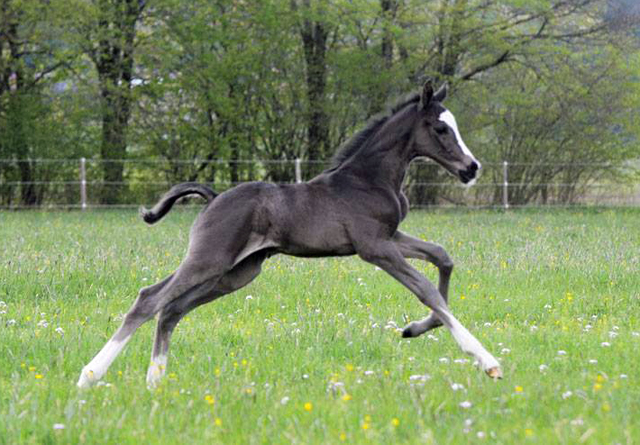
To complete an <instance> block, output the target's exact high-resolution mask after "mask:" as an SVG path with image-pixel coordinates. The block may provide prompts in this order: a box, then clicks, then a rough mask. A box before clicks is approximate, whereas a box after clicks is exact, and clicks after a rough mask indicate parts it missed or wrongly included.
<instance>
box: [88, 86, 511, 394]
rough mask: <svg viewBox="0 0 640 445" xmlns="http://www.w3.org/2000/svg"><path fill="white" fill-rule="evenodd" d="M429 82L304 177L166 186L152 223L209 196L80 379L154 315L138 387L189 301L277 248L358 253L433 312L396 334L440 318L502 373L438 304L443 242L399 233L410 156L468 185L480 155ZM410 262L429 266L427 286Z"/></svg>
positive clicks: (445, 263)
mask: <svg viewBox="0 0 640 445" xmlns="http://www.w3.org/2000/svg"><path fill="white" fill-rule="evenodd" d="M445 97H446V87H443V88H441V89H440V90H438V91H437V92H436V93H434V91H433V87H432V84H431V82H427V83H426V84H425V86H424V89H423V91H422V94H416V95H414V96H412V97H410V98H409V99H408V100H406V101H405V102H403V103H402V104H400V105H398V106H397V107H396V108H395V109H394V110H393V111H392V113H391V114H390V115H389V116H386V117H382V118H379V119H377V120H375V121H373V122H371V123H370V124H369V125H368V126H367V127H366V128H365V129H364V130H362V131H361V132H360V133H358V134H357V135H356V136H354V137H353V138H352V139H351V141H350V142H349V143H348V144H346V145H345V147H344V148H342V149H341V150H340V151H339V152H338V153H337V154H336V156H335V157H334V163H333V166H332V167H331V168H330V169H328V170H326V171H324V172H323V173H321V174H320V175H318V176H317V177H315V178H313V179H312V180H311V181H309V182H306V183H303V184H292V185H273V184H267V183H262V182H253V183H246V184H242V185H239V186H237V187H235V188H233V189H231V190H229V191H227V192H225V193H222V194H220V195H216V194H215V193H214V192H213V191H212V190H211V189H209V188H208V187H206V186H203V185H200V184H195V183H184V184H179V185H176V186H175V187H173V188H172V189H171V190H170V191H169V192H168V193H167V194H166V195H165V196H164V197H163V198H162V199H161V200H160V202H159V203H158V204H156V206H155V207H154V208H153V209H151V210H143V212H142V216H143V218H144V220H145V221H146V222H148V223H150V224H152V223H154V222H156V221H158V220H159V219H160V218H162V217H163V216H164V215H165V214H166V213H167V212H168V211H169V210H170V209H171V206H172V205H173V204H174V203H175V202H176V201H177V200H178V199H179V198H181V197H183V196H185V195H189V194H199V195H201V196H203V197H204V198H205V199H206V200H207V204H206V206H205V208H204V209H203V210H202V212H201V213H200V215H199V216H198V217H197V219H196V221H195V222H194V224H193V227H192V228H191V236H190V242H189V248H188V252H187V255H186V257H185V259H184V261H183V262H182V264H181V265H180V267H179V268H178V270H176V271H175V272H174V273H173V274H172V275H170V276H169V277H167V278H165V279H164V280H162V281H161V282H159V283H157V284H154V285H153V286H149V287H146V288H144V289H142V290H141V291H140V295H139V296H138V298H137V300H136V301H135V303H134V305H133V307H132V308H131V310H130V311H129V312H128V313H127V315H126V316H125V319H124V321H123V323H122V326H121V327H120V328H119V329H118V331H117V332H116V333H115V335H114V336H113V337H112V338H111V339H110V340H109V341H108V342H107V344H106V345H105V346H104V347H103V348H102V350H101V351H100V352H99V353H98V354H97V355H96V356H95V357H94V359H93V360H92V361H91V362H90V363H89V364H88V365H87V366H85V367H84V368H83V370H82V373H81V374H80V379H79V381H78V386H80V387H86V386H89V385H91V384H92V383H94V382H96V381H98V380H99V379H101V378H102V376H103V375H104V374H105V373H106V372H107V369H108V368H109V365H110V364H111V363H112V362H113V360H114V359H115V358H116V356H117V355H118V354H119V353H120V351H121V350H122V348H123V347H124V346H125V344H126V343H127V342H128V341H129V339H130V338H131V336H132V335H133V333H134V332H135V330H136V329H137V328H138V327H139V326H140V325H142V324H143V323H144V322H146V321H148V320H150V319H151V318H153V317H154V316H155V315H156V314H158V324H157V329H156V337H155V343H154V346H153V352H152V356H151V365H150V366H149V370H148V372H147V383H148V385H149V386H154V385H155V384H156V383H157V382H158V381H159V380H160V378H161V377H162V376H163V375H164V373H165V368H166V364H167V354H168V349H169V339H170V337H171V332H172V331H173V329H174V328H175V326H176V324H177V323H178V322H179V321H180V319H181V318H182V317H184V315H185V314H187V313H188V312H189V311H191V310H192V309H194V308H196V307H198V306H200V305H202V304H205V303H208V302H210V301H212V300H215V299H216V298H218V297H221V296H223V295H225V294H228V293H231V292H233V291H236V290H238V289H240V288H241V287H243V286H246V285H247V284H249V283H250V282H251V281H252V280H253V279H254V278H255V277H256V276H258V274H259V273H260V269H261V265H262V263H263V261H264V260H265V259H266V258H268V257H270V256H272V255H275V254H279V253H282V254H286V255H294V256H300V257H320V256H342V255H358V256H360V258H362V259H363V260H365V261H367V262H369V263H372V264H375V265H376V266H378V267H380V268H381V269H383V270H384V271H386V272H387V273H389V274H390V275H391V276H392V277H394V278H395V279H396V280H398V281H399V282H400V283H402V284H403V285H405V286H406V287H407V288H408V289H409V290H410V291H411V292H413V293H414V294H415V295H416V296H417V297H418V299H419V300H420V301H421V302H422V303H423V304H424V305H426V306H427V307H429V308H430V309H431V310H432V312H431V314H430V316H428V317H427V318H425V319H424V320H421V321H417V322H412V323H410V324H409V325H408V326H407V327H406V328H405V329H404V332H403V336H405V337H417V336H419V335H421V334H423V333H425V332H427V331H428V330H430V329H433V328H436V327H438V326H441V325H444V326H446V327H447V328H448V329H449V330H450V331H451V333H452V334H453V337H454V338H455V340H456V341H457V342H458V344H459V346H460V348H461V349H462V350H463V351H464V352H466V353H468V354H470V355H472V356H473V357H474V358H475V359H476V360H477V361H478V363H479V364H480V366H481V367H482V369H483V370H484V371H485V372H486V373H487V374H488V375H489V376H491V377H494V378H497V377H501V374H502V372H501V370H500V365H499V363H498V361H497V360H496V359H495V358H494V357H493V356H492V355H491V354H490V353H489V352H487V351H486V350H485V348H484V347H483V346H482V345H481V344H480V342H479V341H478V340H477V339H476V338H475V337H474V336H473V335H472V334H471V333H469V331H468V330H467V329H466V328H465V327H464V326H463V325H462V324H461V323H460V322H459V321H458V320H457V319H456V318H455V317H454V316H453V315H452V314H451V312H450V311H449V309H448V307H447V293H448V287H449V278H450V275H451V271H452V268H453V263H452V262H451V259H450V258H449V256H448V255H447V253H446V252H445V250H444V249H443V248H442V247H441V246H439V245H437V244H433V243H428V242H425V241H422V240H419V239H416V238H413V237H411V236H409V235H406V234H404V233H402V232H400V231H398V225H399V224H400V222H401V221H402V220H403V219H404V217H405V216H406V214H407V211H408V202H407V198H406V197H405V195H404V194H403V193H402V190H401V188H402V182H403V179H404V177H405V174H406V172H407V168H408V166H409V163H410V162H411V161H412V160H413V159H415V158H416V157H428V158H431V159H433V160H434V161H436V162H437V163H439V164H440V165H442V166H443V167H444V168H445V169H447V170H448V171H449V172H450V173H452V174H453V175H455V176H456V177H458V178H459V179H460V180H461V181H462V182H463V183H469V184H471V183H472V182H473V181H475V178H476V173H477V171H478V170H479V169H480V164H479V162H478V161H477V160H476V159H475V158H474V157H473V155H472V154H471V152H470V151H469V149H468V148H467V147H466V145H465V144H464V142H463V141H462V138H461V136H460V132H459V131H458V127H457V125H456V122H455V118H454V117H453V115H452V114H451V112H449V111H448V110H447V109H446V108H444V107H443V106H442V101H443V100H444V98H445ZM407 258H418V259H422V260H425V261H430V262H432V263H433V264H435V265H436V266H437V267H438V269H439V271H440V277H439V285H438V287H437V288H436V287H435V286H434V285H433V284H432V283H431V282H430V281H428V280H427V279H426V278H425V277H424V276H422V275H421V274H420V273H418V272H417V271H416V270H415V269H414V268H413V267H412V266H411V265H410V264H409V263H408V262H407V260H406V259H407Z"/></svg>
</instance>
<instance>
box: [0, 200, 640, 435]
mask: <svg viewBox="0 0 640 445" xmlns="http://www.w3.org/2000/svg"><path fill="white" fill-rule="evenodd" d="M194 215H195V212H194V211H190V210H181V211H175V212H173V213H171V214H170V215H168V216H167V217H166V219H165V220H164V221H162V222H161V223H160V224H158V225H157V226H154V227H147V226H146V225H145V224H144V223H142V222H141V221H140V220H139V219H138V217H137V215H136V214H135V212H124V211H123V212H116V211H113V212H90V213H86V214H82V213H73V212H71V213H64V212H60V213H36V212H33V213H31V212H25V213H7V212H3V213H0V301H2V302H3V303H0V443H3V444H4V443H7V444H9V443H11V444H13V443H138V444H142V443H149V442H151V443H184V444H186V443H194V442H195V443H340V442H341V441H344V442H346V443H365V442H377V443H466V442H469V441H471V442H482V441H487V442H491V443H580V442H586V443H594V444H602V443H638V442H640V420H638V413H640V211H638V210H604V211H597V210H583V211H576V210H558V211H517V212H513V213H506V214H505V213H500V212H490V211H482V212H441V213H434V214H429V213H420V212H416V213H412V214H411V215H410V217H409V218H408V220H407V221H405V223H404V224H403V229H404V230H405V231H406V232H409V233H411V234H414V235H417V236H419V237H421V238H423V239H427V240H433V241H436V242H439V243H441V244H443V245H444V246H445V248H446V249H447V250H448V251H449V253H450V254H451V256H452V257H453V259H454V261H455V263H456V268H455V270H454V274H453V280H452V288H451V308H452V311H453V313H454V314H456V315H457V317H458V318H459V319H460V320H461V322H462V323H463V324H465V325H466V326H467V327H468V328H469V330H470V331H471V332H472V333H474V334H475V335H476V336H477V337H478V338H479V339H480V341H481V342H483V344H484V345H485V346H486V347H487V349H489V350H490V351H491V352H492V353H494V355H496V356H497V357H499V358H500V360H501V362H502V364H503V369H504V373H505V378H504V379H503V380H502V381H498V382H494V381H492V380H491V379H489V378H487V377H486V376H485V375H484V373H482V371H480V370H478V369H477V368H475V367H474V366H473V364H472V363H471V362H470V361H469V360H468V357H466V356H464V355H463V354H462V353H461V352H460V351H459V349H458V348H457V346H456V344H455V343H454V341H453V339H452V338H451V335H450V334H449V333H448V332H447V331H445V330H444V329H439V330H435V331H432V332H431V333H430V334H432V335H429V336H427V335H424V336H422V337H420V338H417V339H411V340H407V339H402V338H401V337H400V333H399V332H398V330H397V329H396V327H399V328H401V327H403V326H404V324H405V322H406V320H416V319H419V318H422V317H424V316H425V315H426V314H427V311H426V308H424V307H423V306H421V305H420V303H419V302H418V301H417V299H416V298H415V297H414V296H412V295H410V294H409V292H408V291H406V290H405V289H404V288H403V287H401V286H400V285H399V284H397V283H396V282H395V281H394V280H393V279H391V278H390V277H388V276H387V275H385V273H384V272H382V271H378V270H376V269H375V268H374V267H372V266H370V265H367V264H365V263H363V262H362V261H360V260H358V259H356V258H343V259H316V260H302V259H296V258H289V257H282V256H280V257H274V258H272V259H270V260H268V261H267V262H266V263H265V267H264V269H263V273H262V274H261V276H260V277H259V278H258V279H257V280H256V281H254V282H253V283H252V284H251V285H249V286H248V287H246V288H244V289H242V290H240V291H239V292H237V293H236V294H234V295H231V296H227V297H225V298H224V299H222V300H218V301H216V302H214V303H212V304H210V305H207V306H204V307H202V308H200V309H198V310H196V311H194V312H192V313H191V314H190V315H189V316H188V317H187V318H186V319H184V320H183V321H182V322H181V324H180V325H178V327H177V329H176V332H175V334H174V336H173V342H172V349H171V351H170V356H169V364H168V376H167V378H166V379H165V380H164V381H163V383H162V384H161V386H160V387H159V388H158V389H157V390H155V391H148V390H147V389H146V386H145V380H144V379H145V374H146V367H147V365H148V361H149V356H150V352H151V345H152V341H153V338H152V337H153V329H154V325H155V323H152V322H150V323H147V324H146V325H144V326H143V327H142V328H141V329H139V331H138V332H137V334H136V335H135V336H134V338H133V339H132V341H131V342H130V343H129V345H128V346H127V348H126V349H125V351H124V353H123V354H122V355H121V356H120V357H119V358H118V359H117V360H116V361H115V363H114V364H113V366H112V367H111V369H110V370H109V373H108V374H107V375H106V377H105V379H104V382H105V384H104V385H101V386H97V387H94V388H92V389H90V390H87V391H80V390H78V389H77V388H76V386H75V382H76V380H77V378H78V375H79V372H80V369H81V368H82V366H84V365H85V364H86V363H87V362H88V361H89V360H90V359H91V358H92V357H93V355H94V354H95V353H96V352H97V351H98V350H99V349H100V348H101V347H102V346H103V344H104V342H105V341H106V340H107V339H108V338H109V337H110V336H111V335H112V334H113V333H114V331H115V330H116V328H117V327H118V326H119V324H120V321H121V319H122V315H123V313H124V312H126V310H127V309H128V307H129V306H130V304H131V303H132V302H133V300H134V298H135V296H136V295H137V292H138V290H139V288H140V287H142V286H145V285H148V284H150V283H152V282H155V281H157V280H158V279H160V278H162V277H164V276H166V275H167V274H169V273H170V272H172V271H173V270H174V269H175V268H176V266H177V265H178V264H179V262H180V260H181V258H182V255H183V254H184V251H185V248H186V244H187V235H188V229H189V227H190V224H191V221H192V220H193V217H194ZM413 264H414V265H415V266H416V267H418V268H419V270H421V271H423V272H424V273H425V274H427V275H428V276H429V277H431V278H432V279H435V278H436V276H437V274H436V271H435V269H434V268H433V267H432V266H430V265H427V264H426V263H421V262H418V261H414V262H413Z"/></svg>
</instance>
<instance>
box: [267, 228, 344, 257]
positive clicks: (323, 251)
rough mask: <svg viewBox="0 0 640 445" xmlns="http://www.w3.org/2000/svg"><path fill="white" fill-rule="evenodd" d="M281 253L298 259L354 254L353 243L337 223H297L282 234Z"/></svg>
mask: <svg viewBox="0 0 640 445" xmlns="http://www.w3.org/2000/svg"><path fill="white" fill-rule="evenodd" d="M282 235H283V236H282V242H281V243H280V248H279V249H278V250H279V251H280V252H281V253H284V254H287V255H293V256H300V257H323V256H345V255H353V254H355V250H354V248H353V243H352V242H351V240H350V239H349V238H348V236H347V233H346V231H345V230H344V227H342V225H340V224H338V223H337V222H334V223H332V222H328V221H326V220H325V221H323V222H322V223H319V222H315V223H311V224H309V223H304V222H303V223H298V224H296V225H291V226H290V230H289V233H283V234H282Z"/></svg>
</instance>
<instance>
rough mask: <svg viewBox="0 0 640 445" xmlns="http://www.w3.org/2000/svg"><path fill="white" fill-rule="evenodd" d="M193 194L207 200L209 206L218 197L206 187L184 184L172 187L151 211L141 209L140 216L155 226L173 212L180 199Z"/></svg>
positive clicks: (190, 183) (193, 183)
mask: <svg viewBox="0 0 640 445" xmlns="http://www.w3.org/2000/svg"><path fill="white" fill-rule="evenodd" d="M193 194H197V195H200V196H202V197H203V198H204V199H206V200H207V204H209V203H210V202H211V201H213V199H214V198H215V197H216V196H218V195H217V193H216V192H214V191H213V190H211V189H210V188H209V187H207V186H206V185H202V184H198V183H197V182H183V183H182V184H177V185H174V186H173V187H171V189H170V190H169V191H168V192H167V193H165V194H164V196H163V197H162V198H161V199H160V201H158V203H157V204H156V205H155V206H153V208H152V209H151V210H147V209H146V208H144V207H140V216H142V219H144V222H146V223H147V224H154V223H156V222H158V221H160V219H162V217H163V216H164V215H166V214H167V213H169V210H171V207H173V204H175V202H176V201H177V200H178V199H180V198H182V197H183V196H186V195H193Z"/></svg>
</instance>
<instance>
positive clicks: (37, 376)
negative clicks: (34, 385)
mask: <svg viewBox="0 0 640 445" xmlns="http://www.w3.org/2000/svg"><path fill="white" fill-rule="evenodd" d="M34 377H35V378H36V379H41V378H42V377H44V376H43V375H42V374H36V375H35V376H34Z"/></svg>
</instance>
